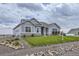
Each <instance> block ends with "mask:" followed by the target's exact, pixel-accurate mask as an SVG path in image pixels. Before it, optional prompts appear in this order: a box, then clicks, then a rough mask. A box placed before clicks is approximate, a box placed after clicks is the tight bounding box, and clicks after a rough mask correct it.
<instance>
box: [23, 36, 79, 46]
mask: <svg viewBox="0 0 79 59" xmlns="http://www.w3.org/2000/svg"><path fill="white" fill-rule="evenodd" d="M23 39H24V40H25V41H26V42H27V43H29V44H30V45H31V46H44V45H50V44H59V43H65V42H73V41H78V40H79V37H75V36H64V37H63V40H62V37H61V36H41V37H25V38H23Z"/></svg>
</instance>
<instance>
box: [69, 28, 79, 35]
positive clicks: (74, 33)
mask: <svg viewBox="0 0 79 59" xmlns="http://www.w3.org/2000/svg"><path fill="white" fill-rule="evenodd" d="M68 34H72V35H74V36H79V28H74V29H71V30H70V31H69V32H68Z"/></svg>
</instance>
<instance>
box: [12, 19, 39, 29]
mask: <svg viewBox="0 0 79 59" xmlns="http://www.w3.org/2000/svg"><path fill="white" fill-rule="evenodd" d="M23 20H24V19H23ZM33 20H35V21H36V22H37V24H35V23H34V22H32V21H33ZM26 22H30V23H31V24H33V25H34V26H41V24H40V22H39V21H37V20H36V19H35V18H32V19H31V20H24V22H21V23H19V24H18V25H17V26H16V27H14V28H13V30H14V29H16V28H17V27H19V26H20V25H22V24H24V23H26Z"/></svg>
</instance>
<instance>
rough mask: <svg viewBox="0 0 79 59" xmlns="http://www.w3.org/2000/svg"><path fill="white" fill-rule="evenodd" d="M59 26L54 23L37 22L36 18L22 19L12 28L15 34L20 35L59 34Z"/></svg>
mask: <svg viewBox="0 0 79 59" xmlns="http://www.w3.org/2000/svg"><path fill="white" fill-rule="evenodd" d="M60 29H61V28H60V26H59V25H57V24H56V23H51V24H47V23H45V22H39V21H38V20H37V19H35V18H32V19H30V20H26V19H22V20H21V22H20V24H18V25H17V26H16V27H14V28H13V33H14V35H15V36H22V35H33V34H34V35H59V34H60Z"/></svg>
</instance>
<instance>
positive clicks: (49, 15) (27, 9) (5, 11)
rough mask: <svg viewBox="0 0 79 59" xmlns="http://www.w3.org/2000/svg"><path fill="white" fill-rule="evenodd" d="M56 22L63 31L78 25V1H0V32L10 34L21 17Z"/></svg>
mask: <svg viewBox="0 0 79 59" xmlns="http://www.w3.org/2000/svg"><path fill="white" fill-rule="evenodd" d="M28 18H29V19H30V18H36V19H37V20H38V21H43V22H47V23H57V24H58V25H59V26H60V27H61V28H62V29H63V31H64V32H65V33H67V32H68V31H69V30H70V29H72V28H78V27H79V4H78V3H0V34H12V33H13V30H12V29H13V28H14V27H15V26H16V25H17V24H19V23H20V21H21V19H28Z"/></svg>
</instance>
